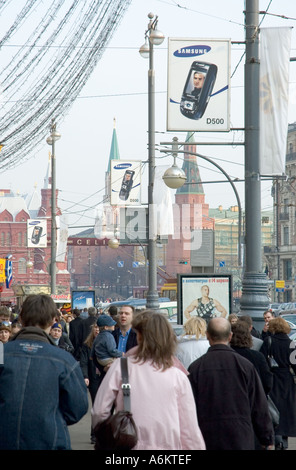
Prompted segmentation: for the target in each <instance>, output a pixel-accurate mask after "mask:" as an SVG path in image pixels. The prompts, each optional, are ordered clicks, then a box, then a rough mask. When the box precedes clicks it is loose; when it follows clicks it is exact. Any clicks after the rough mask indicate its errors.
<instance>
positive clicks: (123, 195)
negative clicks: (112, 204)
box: [119, 170, 135, 201]
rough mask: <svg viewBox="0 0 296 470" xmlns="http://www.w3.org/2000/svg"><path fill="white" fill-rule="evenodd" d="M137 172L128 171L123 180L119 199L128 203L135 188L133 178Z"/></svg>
mask: <svg viewBox="0 0 296 470" xmlns="http://www.w3.org/2000/svg"><path fill="white" fill-rule="evenodd" d="M134 174H135V172H134V171H133V170H126V171H125V173H124V176H123V179H122V183H121V188H120V191H119V198H120V199H122V200H123V201H126V200H127V199H128V197H129V195H130V192H131V189H132V187H133V177H134Z"/></svg>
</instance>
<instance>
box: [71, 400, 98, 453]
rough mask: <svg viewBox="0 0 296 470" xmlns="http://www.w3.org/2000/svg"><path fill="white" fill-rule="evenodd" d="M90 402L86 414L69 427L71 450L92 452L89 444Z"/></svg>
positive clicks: (92, 447) (91, 445) (91, 446)
mask: <svg viewBox="0 0 296 470" xmlns="http://www.w3.org/2000/svg"><path fill="white" fill-rule="evenodd" d="M90 410H91V401H90V400H89V407H88V412H87V414H86V415H85V416H84V417H83V418H82V419H81V420H80V421H79V422H78V423H77V424H74V425H73V426H69V432H70V436H71V444H72V449H73V450H94V446H93V444H91V443H90V423H91V414H90Z"/></svg>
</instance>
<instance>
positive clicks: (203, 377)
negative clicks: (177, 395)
mask: <svg viewBox="0 0 296 470" xmlns="http://www.w3.org/2000/svg"><path fill="white" fill-rule="evenodd" d="M207 337H208V340H209V342H210V348H209V349H208V352H207V353H206V354H204V355H203V356H201V357H200V358H199V359H197V360H196V361H194V362H193V363H192V364H191V365H190V366H189V368H188V371H189V374H190V375H189V380H190V382H191V385H192V390H193V394H194V398H195V402H196V409H197V416H198V422H199V426H200V429H201V432H202V435H203V437H204V440H205V443H206V448H207V450H254V445H255V442H254V432H255V434H256V437H257V438H258V441H259V443H260V444H261V445H262V447H266V448H270V447H271V446H272V445H273V443H274V438H273V426H272V422H271V418H270V415H269V411H268V404H267V399H266V395H265V393H264V390H263V387H262V383H261V381H260V378H259V376H258V374H257V372H256V369H255V367H254V365H253V364H252V363H251V362H250V361H249V360H248V359H246V358H244V357H241V356H240V355H239V354H237V353H236V352H235V351H234V350H233V349H232V348H230V347H229V342H230V340H231V337H232V332H231V325H230V322H229V321H228V320H226V319H225V318H222V317H218V318H213V319H211V320H210V321H209V323H208V329H207Z"/></svg>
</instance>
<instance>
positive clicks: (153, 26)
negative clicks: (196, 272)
mask: <svg viewBox="0 0 296 470" xmlns="http://www.w3.org/2000/svg"><path fill="white" fill-rule="evenodd" d="M148 18H149V23H148V29H147V30H146V32H145V44H143V46H142V47H141V48H140V50H139V53H140V54H141V56H142V57H144V58H149V70H148V168H149V176H148V214H149V224H148V258H149V267H148V277H149V280H148V293H147V308H150V309H154V310H157V309H158V308H159V299H158V292H157V264H156V239H155V236H154V235H153V234H152V224H151V221H152V220H153V213H152V211H153V187H154V176H155V75H154V65H153V46H154V45H155V46H158V45H160V44H161V43H162V42H163V40H164V35H163V33H162V32H161V31H159V30H158V29H157V23H158V16H154V14H153V13H149V14H148Z"/></svg>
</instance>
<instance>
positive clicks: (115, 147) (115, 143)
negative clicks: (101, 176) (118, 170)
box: [107, 118, 120, 172]
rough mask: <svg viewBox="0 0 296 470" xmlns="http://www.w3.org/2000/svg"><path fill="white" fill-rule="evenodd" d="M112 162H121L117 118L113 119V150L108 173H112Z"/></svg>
mask: <svg viewBox="0 0 296 470" xmlns="http://www.w3.org/2000/svg"><path fill="white" fill-rule="evenodd" d="M111 160H120V155H119V146H118V141H117V134H116V119H115V118H114V119H113V134H112V141H111V149H110V154H109V163H108V170H107V171H108V172H110V171H111Z"/></svg>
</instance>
